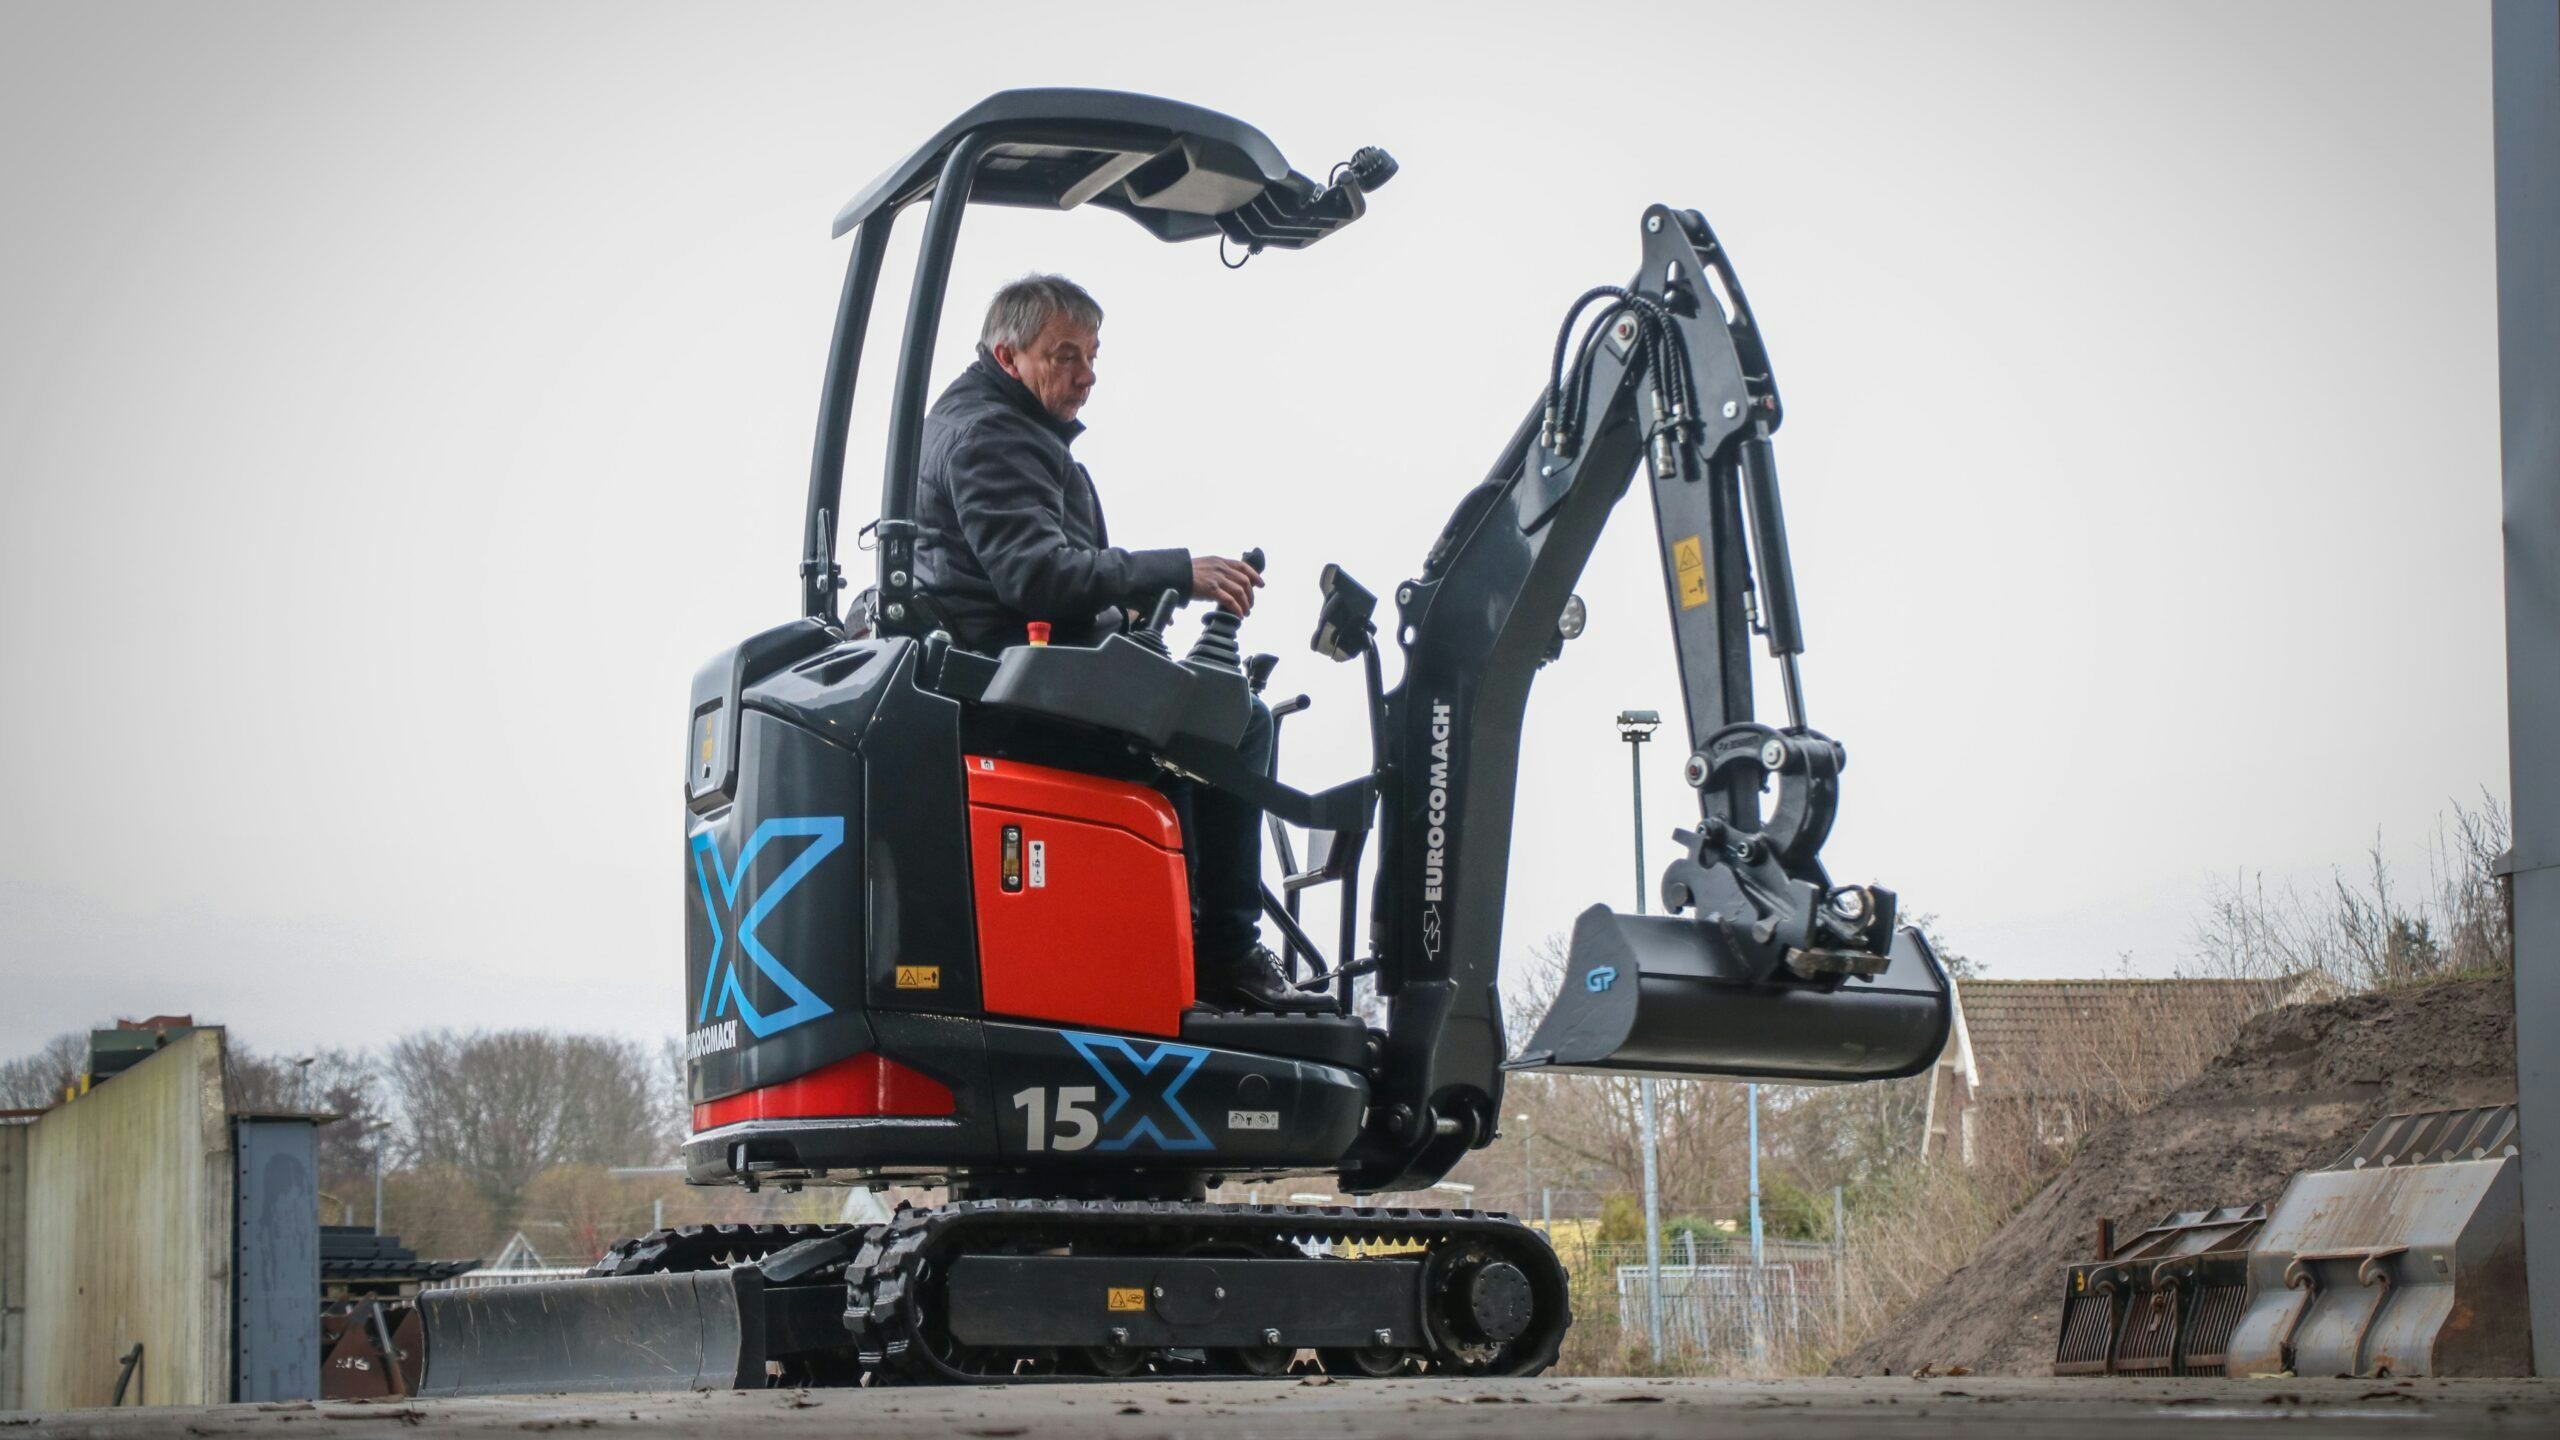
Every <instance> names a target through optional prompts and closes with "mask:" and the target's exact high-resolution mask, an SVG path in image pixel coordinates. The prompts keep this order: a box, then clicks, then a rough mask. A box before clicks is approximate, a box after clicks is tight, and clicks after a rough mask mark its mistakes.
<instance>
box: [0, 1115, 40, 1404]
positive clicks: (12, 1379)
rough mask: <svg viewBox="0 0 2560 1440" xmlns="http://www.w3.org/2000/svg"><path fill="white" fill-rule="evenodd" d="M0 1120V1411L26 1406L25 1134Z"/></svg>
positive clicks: (29, 1129)
mask: <svg viewBox="0 0 2560 1440" xmlns="http://www.w3.org/2000/svg"><path fill="white" fill-rule="evenodd" d="M34 1133H35V1127H34V1126H32V1125H21V1124H18V1123H16V1122H14V1121H12V1122H7V1123H0V1410H23V1409H25V1408H26V1405H27V1399H26V1368H27V1137H28V1136H30V1135H32V1134H34Z"/></svg>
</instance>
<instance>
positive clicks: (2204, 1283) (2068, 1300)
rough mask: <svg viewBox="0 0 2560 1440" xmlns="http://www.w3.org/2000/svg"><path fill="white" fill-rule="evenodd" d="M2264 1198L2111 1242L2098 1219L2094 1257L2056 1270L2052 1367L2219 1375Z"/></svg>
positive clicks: (2194, 1213)
mask: <svg viewBox="0 0 2560 1440" xmlns="http://www.w3.org/2000/svg"><path fill="white" fill-rule="evenodd" d="M2266 1223H2267V1207H2265V1206H2264V1205H2223V1206H2218V1207H2216V1208H2214V1209H2210V1210H2181V1211H2178V1212H2176V1213H2174V1214H2171V1215H2169V1216H2168V1217H2167V1218H2165V1219H2163V1220H2162V1221H2161V1222H2160V1223H2159V1224H2157V1225H2154V1226H2152V1227H2151V1228H2150V1229H2148V1230H2145V1231H2143V1232H2141V1233H2140V1234H2138V1235H2136V1236H2134V1237H2133V1238H2132V1239H2130V1240H2127V1241H2125V1242H2123V1243H2122V1244H2118V1243H2116V1241H2115V1237H2114V1235H2113V1233H2112V1231H2113V1229H2114V1227H2113V1226H2111V1225H2108V1224H2106V1223H2105V1222H2100V1227H2099V1231H2100V1238H2099V1242H2098V1251H2099V1254H2098V1258H2097V1259H2095V1260H2088V1261H2083V1262H2081V1263H2079V1264H2076V1265H2072V1266H2070V1267H2068V1268H2066V1269H2065V1270H2064V1271H2063V1276H2062V1343H2061V1345H2060V1346H2059V1347H2058V1348H2057V1349H2056V1350H2055V1352H2054V1357H2053V1373H2054V1374H2056V1375H2221V1374H2224V1373H2226V1368H2225V1363H2224V1351H2225V1347H2226V1346H2227V1345H2228V1344H2229V1342H2230V1339H2231V1327H2232V1325H2233V1324H2234V1323H2235V1322H2237V1321H2238V1320H2239V1318H2240V1312H2241V1309H2242V1307H2243V1305H2244V1304H2245V1303H2246V1300H2247V1296H2248V1288H2249V1249H2248V1247H2249V1242H2250V1241H2251V1240H2252V1239H2254V1238H2255V1237H2256V1236H2257V1234H2258V1231H2259V1229H2260V1227H2262V1226H2264V1225H2265V1224H2266Z"/></svg>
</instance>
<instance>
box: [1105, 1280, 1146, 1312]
mask: <svg viewBox="0 0 2560 1440" xmlns="http://www.w3.org/2000/svg"><path fill="white" fill-rule="evenodd" d="M1103 1304H1104V1305H1105V1306H1106V1307H1108V1308H1110V1309H1113V1310H1144V1309H1146V1308H1147V1292H1146V1288H1145V1287H1144V1286H1140V1285H1113V1286H1110V1287H1109V1288H1108V1290H1107V1292H1106V1293H1105V1295H1104V1297H1103Z"/></svg>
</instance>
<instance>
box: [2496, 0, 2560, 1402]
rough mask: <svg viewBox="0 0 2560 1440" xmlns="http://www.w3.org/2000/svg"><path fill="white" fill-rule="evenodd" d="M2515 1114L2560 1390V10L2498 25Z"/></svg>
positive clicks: (2538, 2) (2500, 16)
mask: <svg viewBox="0 0 2560 1440" xmlns="http://www.w3.org/2000/svg"><path fill="white" fill-rule="evenodd" d="M2490 26H2491V44H2490V50H2491V57H2492V58H2491V64H2490V68H2491V71H2492V73H2493V76H2494V85H2495V94H2496V113H2497V119H2496V137H2497V138H2496V146H2497V172H2498V372H2499V386H2498V389H2499V401H2500V413H2501V415H2502V417H2503V419H2502V423H2501V427H2500V428H2501V436H2502V440H2503V445H2504V456H2505V463H2504V469H2505V517H2506V558H2507V567H2506V569H2507V577H2506V578H2507V755H2508V767H2509V774H2510V781H2509V783H2510V786H2511V791H2510V794H2511V804H2512V806H2513V811H2512V813H2513V816H2514V823H2515V850H2514V853H2513V857H2512V860H2511V874H2512V877H2513V883H2514V886H2515V954H2516V981H2515V983H2516V1099H2517V1102H2518V1108H2519V1109H2520V1111H2521V1112H2522V1123H2523V1136H2522V1138H2523V1158H2524V1163H2523V1167H2522V1168H2523V1173H2524V1228H2525V1256H2526V1263H2527V1267H2528V1279H2529V1283H2530V1285H2531V1288H2532V1294H2533V1357H2534V1370H2535V1373H2537V1374H2541V1375H2560V403H2555V400H2554V397H2555V396H2560V0H2497V4H2496V6H2495V8H2494V9H2493V10H2492V12H2491V20H2490Z"/></svg>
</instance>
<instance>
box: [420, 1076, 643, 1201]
mask: <svg viewBox="0 0 2560 1440" xmlns="http://www.w3.org/2000/svg"><path fill="white" fill-rule="evenodd" d="M384 1069H385V1071H386V1073H387V1075H388V1078H389V1080H390V1083H391V1088H392V1091H393V1094H394V1095H395V1097H396V1098H397V1100H398V1102H399V1111H400V1122H399V1123H400V1140H401V1149H402V1151H403V1152H404V1154H405V1155H406V1156H407V1158H408V1159H409V1160H410V1161H411V1162H412V1163H414V1164H418V1165H422V1166H435V1167H446V1168H449V1169H452V1170H454V1171H457V1172H459V1173H462V1174H466V1175H468V1176H470V1177H472V1180H473V1182H474V1183H475V1184H477V1185H478V1186H479V1187H480V1189H481V1192H482V1194H483V1195H484V1196H485V1197H486V1198H487V1199H488V1201H489V1202H490V1204H491V1205H492V1206H493V1207H494V1208H495V1209H496V1210H497V1211H498V1212H499V1213H500V1214H502V1215H504V1214H511V1213H513V1212H514V1211H515V1210H517V1209H518V1208H519V1207H521V1205H522V1204H523V1202H524V1198H525V1193H526V1191H527V1189H528V1188H529V1187H530V1186H531V1185H532V1183H533V1181H534V1178H535V1177H536V1176H539V1175H540V1174H541V1173H542V1172H543V1171H545V1170H548V1169H551V1168H552V1167H553V1166H556V1165H608V1166H610V1165H637V1164H648V1163H654V1162H656V1161H658V1160H661V1159H663V1158H664V1157H665V1152H666V1149H667V1146H668V1144H669V1142H670V1140H671V1139H672V1136H671V1134H670V1131H669V1129H668V1123H667V1122H668V1115H667V1105H666V1101H665V1098H664V1097H665V1087H664V1081H663V1079H662V1075H663V1072H662V1070H661V1069H660V1063H659V1061H658V1059H657V1057H654V1056H653V1055H652V1054H651V1053H650V1052H649V1050H648V1049H647V1048H646V1047H644V1046H642V1045H641V1044H639V1043H638V1042H636V1041H632V1040H627V1039H620V1038H616V1037H609V1036H602V1035H563V1034H560V1033H558V1032H555V1031H548V1030H507V1031H496V1032H491V1031H475V1032H472V1033H470V1034H459V1033H456V1032H454V1031H450V1030H434V1031H421V1032H417V1033H414V1034H410V1035H406V1036H403V1037H401V1039H400V1040H399V1041H398V1042H397V1043H395V1044H394V1045H393V1046H392V1047H391V1050H390V1052H389V1054H388V1055H387V1056H386V1057H385V1063H384Z"/></svg>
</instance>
